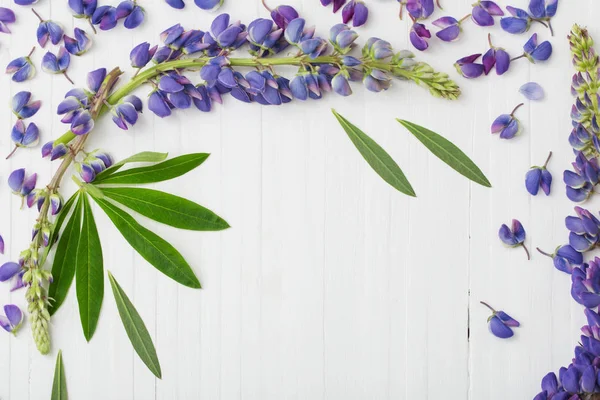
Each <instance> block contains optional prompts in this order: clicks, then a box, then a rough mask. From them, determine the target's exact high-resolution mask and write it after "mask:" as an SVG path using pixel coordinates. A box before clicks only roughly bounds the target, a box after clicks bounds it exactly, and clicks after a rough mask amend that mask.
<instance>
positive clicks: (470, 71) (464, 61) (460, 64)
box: [454, 53, 485, 79]
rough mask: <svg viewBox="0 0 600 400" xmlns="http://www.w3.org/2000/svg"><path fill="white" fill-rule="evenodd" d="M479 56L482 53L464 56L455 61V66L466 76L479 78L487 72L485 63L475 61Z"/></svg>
mask: <svg viewBox="0 0 600 400" xmlns="http://www.w3.org/2000/svg"><path fill="white" fill-rule="evenodd" d="M479 57H481V53H479V54H472V55H470V56H467V57H463V58H461V59H460V60H458V61H456V62H455V63H454V68H456V70H457V71H458V73H459V74H461V75H462V76H464V77H465V78H469V79H473V78H477V77H479V76H481V75H482V74H483V73H484V72H485V68H484V67H483V64H478V63H476V62H475V61H477V59H478V58H479Z"/></svg>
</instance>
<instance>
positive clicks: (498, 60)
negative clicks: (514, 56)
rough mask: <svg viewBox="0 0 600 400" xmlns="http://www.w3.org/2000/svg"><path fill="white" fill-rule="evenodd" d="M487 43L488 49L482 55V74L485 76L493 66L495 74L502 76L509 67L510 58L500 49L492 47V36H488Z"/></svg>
mask: <svg viewBox="0 0 600 400" xmlns="http://www.w3.org/2000/svg"><path fill="white" fill-rule="evenodd" d="M488 42H489V44H490V49H489V50H488V51H487V52H486V53H485V54H484V55H483V58H482V59H481V60H482V63H483V72H484V73H485V74H486V75H487V74H489V73H490V71H491V70H492V68H494V66H495V67H496V74H497V75H503V74H504V73H505V72H506V71H508V68H509V67H510V56H509V55H508V53H507V52H506V50H504V49H503V48H501V47H494V45H493V44H492V36H491V35H490V34H488Z"/></svg>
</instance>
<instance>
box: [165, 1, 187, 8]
mask: <svg viewBox="0 0 600 400" xmlns="http://www.w3.org/2000/svg"><path fill="white" fill-rule="evenodd" d="M165 1H166V2H167V4H168V5H170V6H171V7H173V8H176V9H178V10H181V9H182V8H184V7H185V3H184V2H183V0H165Z"/></svg>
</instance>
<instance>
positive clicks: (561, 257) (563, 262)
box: [537, 244, 583, 274]
mask: <svg viewBox="0 0 600 400" xmlns="http://www.w3.org/2000/svg"><path fill="white" fill-rule="evenodd" d="M537 250H538V251H539V252H540V253H541V254H543V255H545V256H547V257H550V258H552V261H553V262H554V267H555V268H556V269H557V270H559V271H562V272H565V273H567V274H571V273H572V272H573V268H575V267H578V266H580V265H581V264H583V255H582V254H581V253H580V252H578V251H577V250H575V249H574V248H573V247H572V246H571V245H569V244H565V245H562V246H559V247H557V248H556V250H555V251H554V253H553V254H548V253H546V252H544V251H542V250H540V249H539V248H538V249H537Z"/></svg>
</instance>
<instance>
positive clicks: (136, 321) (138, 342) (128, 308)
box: [108, 271, 162, 379]
mask: <svg viewBox="0 0 600 400" xmlns="http://www.w3.org/2000/svg"><path fill="white" fill-rule="evenodd" d="M108 279H109V281H110V286H111V288H112V292H113V296H114V298H115V302H116V303H117V309H118V310H119V316H120V317H121V322H122V323H123V327H124V328H125V332H126V333H127V336H128V337H129V341H130V342H131V345H132V346H133V349H134V350H135V352H136V353H137V354H138V356H139V357H140V359H141V360H142V361H143V362H144V364H146V366H147V367H148V369H149V370H150V372H152V373H153V374H154V376H156V377H157V378H159V379H161V378H162V371H161V368H160V362H159V360H158V356H157V355H156V349H155V348H154V343H153V342H152V338H151V337H150V333H149V332H148V329H147V328H146V325H145V324H144V321H143V320H142V317H141V316H140V314H139V313H138V312H137V310H136V309H135V306H134V305H133V303H131V301H130V300H129V297H127V294H126V293H125V291H124V290H123V288H121V286H120V285H119V283H118V282H117V280H116V279H115V277H114V276H113V275H112V274H111V273H110V271H108Z"/></svg>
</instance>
